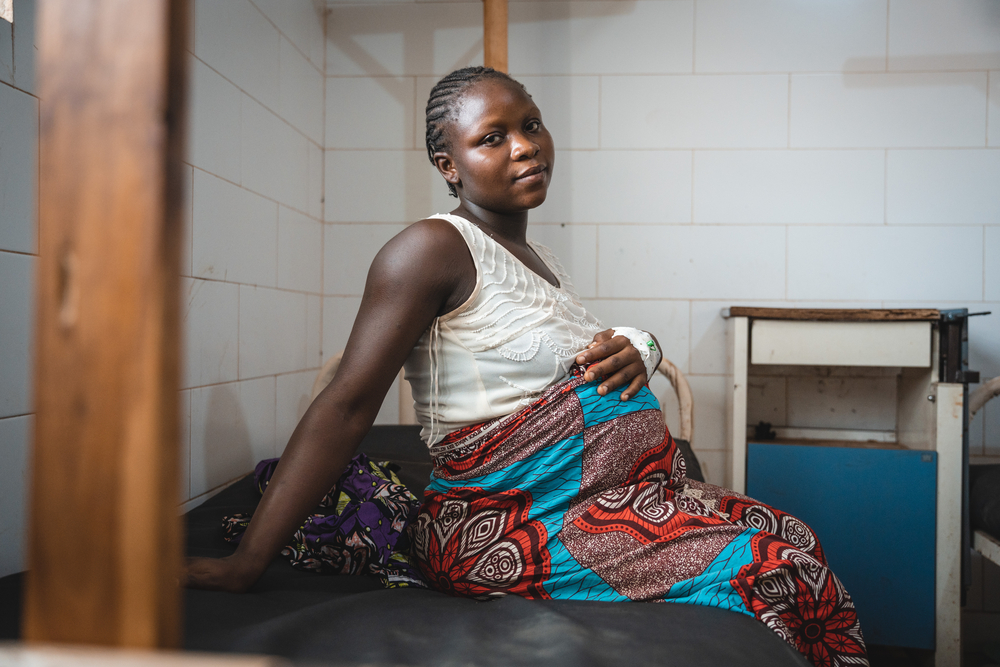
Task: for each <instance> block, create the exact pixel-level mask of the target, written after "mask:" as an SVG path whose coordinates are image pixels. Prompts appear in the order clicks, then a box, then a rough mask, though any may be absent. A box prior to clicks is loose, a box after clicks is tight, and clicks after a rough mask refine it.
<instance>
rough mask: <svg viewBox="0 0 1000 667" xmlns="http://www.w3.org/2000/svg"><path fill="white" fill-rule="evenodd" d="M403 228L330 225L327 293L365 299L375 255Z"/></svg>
mask: <svg viewBox="0 0 1000 667" xmlns="http://www.w3.org/2000/svg"><path fill="white" fill-rule="evenodd" d="M403 229H404V226H403V225H327V226H326V230H325V234H324V271H323V293H324V294H338V295H342V296H361V295H362V294H363V293H364V291H365V281H366V280H367V277H368V268H369V267H370V266H371V263H372V260H373V259H374V258H375V255H376V254H378V251H379V250H381V249H382V246H384V245H385V244H386V242H388V241H389V239H391V238H392V237H393V236H395V235H396V234H399V233H400V232H401V231H403ZM345 342H346V341H345Z"/></svg>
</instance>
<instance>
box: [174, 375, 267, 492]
mask: <svg viewBox="0 0 1000 667" xmlns="http://www.w3.org/2000/svg"><path fill="white" fill-rule="evenodd" d="M208 392H209V396H208V401H207V404H206V408H205V410H206V419H205V432H204V435H203V436H202V443H203V446H202V447H201V448H200V449H201V451H200V452H197V453H196V451H195V448H194V447H192V452H191V456H192V461H191V495H192V497H193V496H196V495H200V494H201V493H204V492H206V491H209V490H211V489H214V488H216V487H218V486H219V485H221V484H225V483H226V482H228V481H230V480H232V479H234V478H236V477H237V476H241V475H244V474H246V471H247V470H253V468H254V466H255V465H256V464H257V461H258V460H259V459H260V458H263V457H261V456H259V453H255V452H254V448H253V444H252V442H251V439H250V428H249V425H248V423H247V421H248V420H247V415H246V414H245V412H244V409H243V405H242V401H241V400H240V396H239V388H238V385H236V384H232V383H231V384H223V385H217V386H214V387H210V388H209V389H208ZM192 435H193V436H194V437H193V438H192V439H193V440H194V439H195V438H197V436H198V434H192ZM192 444H193V443H192ZM195 456H200V457H201V460H200V461H195V460H194V457H195Z"/></svg>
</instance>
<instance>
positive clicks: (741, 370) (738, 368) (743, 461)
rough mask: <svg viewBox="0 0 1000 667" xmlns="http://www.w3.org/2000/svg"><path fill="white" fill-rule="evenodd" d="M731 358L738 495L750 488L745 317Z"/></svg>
mask: <svg viewBox="0 0 1000 667" xmlns="http://www.w3.org/2000/svg"><path fill="white" fill-rule="evenodd" d="M731 332H732V336H733V337H732V339H731V340H730V344H731V354H732V357H731V358H730V359H729V363H730V364H732V365H731V366H730V368H731V369H732V374H731V375H730V376H729V377H730V380H731V384H730V385H729V388H730V395H729V399H728V401H727V402H728V403H729V405H730V407H731V410H730V412H729V428H730V433H729V445H730V450H731V453H732V457H733V458H732V460H731V461H730V475H731V480H730V484H729V488H731V489H732V490H733V491H736V492H737V493H746V488H747V428H746V421H747V365H748V364H747V352H748V349H747V348H748V345H749V331H748V322H747V318H745V317H736V318H734V319H733V324H732V329H731Z"/></svg>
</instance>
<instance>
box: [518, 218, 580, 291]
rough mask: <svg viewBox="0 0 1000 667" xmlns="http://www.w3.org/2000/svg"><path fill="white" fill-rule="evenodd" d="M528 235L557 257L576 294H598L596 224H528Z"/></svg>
mask: <svg viewBox="0 0 1000 667" xmlns="http://www.w3.org/2000/svg"><path fill="white" fill-rule="evenodd" d="M528 238H529V239H532V240H533V241H537V242H538V243H541V244H542V245H544V246H546V247H547V248H549V250H551V251H552V252H554V253H555V255H556V257H558V258H559V263H560V264H562V266H563V268H564V269H565V270H566V273H567V274H569V277H570V282H571V283H572V285H573V288H574V289H575V290H576V293H577V294H579V295H580V296H581V297H593V296H596V295H597V227H596V226H594V225H567V224H565V223H564V224H561V225H539V224H534V223H533V224H531V225H529V226H528Z"/></svg>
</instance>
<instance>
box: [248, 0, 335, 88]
mask: <svg viewBox="0 0 1000 667" xmlns="http://www.w3.org/2000/svg"><path fill="white" fill-rule="evenodd" d="M253 3H254V4H255V5H257V7H258V8H259V9H260V10H261V11H262V12H264V15H265V16H266V17H267V18H269V19H270V20H271V22H272V23H274V25H275V26H277V28H278V30H280V31H281V33H282V34H283V35H284V36H285V37H287V38H288V39H290V40H291V41H292V42H293V43H294V44H295V46H297V47H298V48H299V50H300V51H301V52H302V53H304V54H306V56H307V57H308V58H309V60H310V61H311V62H312V64H313V66H314V67H316V68H318V70H317V71H319V70H322V69H323V4H322V3H318V2H313V0H253Z"/></svg>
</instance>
